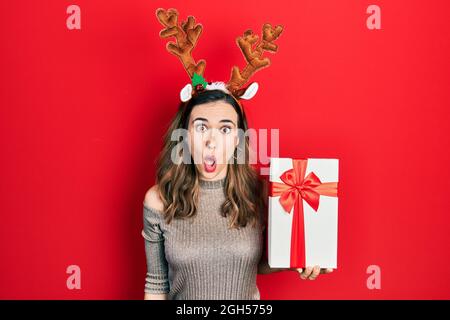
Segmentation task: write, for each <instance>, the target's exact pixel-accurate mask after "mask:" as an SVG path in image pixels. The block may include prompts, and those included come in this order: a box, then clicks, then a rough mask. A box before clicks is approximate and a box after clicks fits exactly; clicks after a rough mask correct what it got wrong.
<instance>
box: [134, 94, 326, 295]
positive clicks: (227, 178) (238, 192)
mask: <svg viewBox="0 0 450 320" xmlns="http://www.w3.org/2000/svg"><path fill="white" fill-rule="evenodd" d="M246 130H247V119H246V116H245V113H244V110H243V109H242V107H241V105H240V104H239V103H238V102H237V101H236V99H235V98H234V97H233V96H232V95H230V94H227V93H226V92H224V91H222V90H204V91H202V92H200V93H199V94H197V95H194V96H193V97H192V98H191V99H190V100H189V101H187V102H184V103H181V104H180V107H179V110H178V112H177V114H176V116H175V118H174V119H173V121H172V123H171V126H170V127H169V130H168V131H167V133H166V135H165V139H164V146H163V150H162V152H161V154H160V158H159V161H158V167H157V177H156V185H154V186H153V187H151V188H150V189H149V190H148V191H147V193H146V195H145V199H144V219H143V221H144V228H143V230H142V235H143V237H144V238H145V252H146V258H147V274H146V278H145V290H144V291H145V296H144V298H145V299H255V300H258V299H260V293H259V290H258V287H257V285H256V275H257V273H260V274H267V273H271V272H278V271H282V270H294V271H298V272H299V273H300V276H301V278H302V279H311V280H313V279H315V278H316V277H317V276H318V275H319V273H328V272H331V270H329V269H326V270H323V269H322V270H321V269H320V267H319V266H315V267H314V268H312V267H308V268H305V270H301V269H294V268H293V269H291V268H276V269H272V268H270V267H269V266H268V264H267V260H266V257H265V254H264V252H265V248H264V245H265V239H264V227H265V220H266V219H265V211H266V210H265V209H266V206H265V199H266V198H267V194H266V192H265V190H266V186H265V184H264V183H263V180H261V179H259V177H258V175H257V173H256V171H255V169H254V168H253V167H252V166H251V165H250V164H249V141H248V136H246V135H243V134H242V133H245V131H246ZM174 132H177V133H180V132H181V133H185V134H182V135H181V136H180V135H179V134H178V138H177V139H173V134H174ZM175 136H177V135H175Z"/></svg>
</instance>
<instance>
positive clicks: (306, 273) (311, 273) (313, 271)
mask: <svg viewBox="0 0 450 320" xmlns="http://www.w3.org/2000/svg"><path fill="white" fill-rule="evenodd" d="M288 270H291V271H297V272H298V273H299V274H300V278H301V279H303V280H314V279H316V278H317V277H318V276H319V274H321V273H322V274H323V273H331V272H333V269H330V268H326V269H321V268H320V266H314V267H306V268H305V269H302V268H288Z"/></svg>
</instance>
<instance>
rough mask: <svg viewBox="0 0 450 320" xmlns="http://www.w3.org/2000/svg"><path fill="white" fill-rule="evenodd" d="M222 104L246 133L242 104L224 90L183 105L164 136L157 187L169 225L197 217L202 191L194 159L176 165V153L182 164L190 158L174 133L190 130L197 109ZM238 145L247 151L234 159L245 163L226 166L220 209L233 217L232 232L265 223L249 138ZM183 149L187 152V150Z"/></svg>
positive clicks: (260, 182)
mask: <svg viewBox="0 0 450 320" xmlns="http://www.w3.org/2000/svg"><path fill="white" fill-rule="evenodd" d="M220 100H221V101H224V102H226V103H229V104H230V105H231V106H232V107H233V108H234V110H235V111H236V112H237V114H238V128H239V129H242V130H239V131H240V132H244V133H245V132H246V131H247V129H248V127H247V119H246V116H245V112H244V110H243V109H242V107H241V106H240V104H238V102H237V101H236V100H235V99H234V98H233V97H231V96H230V95H228V94H226V93H225V92H223V91H221V90H205V91H203V92H201V93H199V94H197V95H194V96H193V97H192V98H191V99H190V100H189V101H187V102H184V103H181V104H180V106H179V109H178V112H177V113H176V115H175V117H174V118H173V120H172V122H171V124H170V126H169V128H168V130H167V132H166V134H165V135H164V142H163V148H162V151H161V153H160V155H159V158H158V161H157V173H156V183H157V184H158V190H159V196H160V198H161V200H162V203H163V205H164V215H165V219H166V221H167V223H170V222H171V221H172V219H173V218H181V219H186V218H189V217H193V216H194V215H195V214H196V210H197V203H198V197H199V189H200V185H199V177H198V173H197V169H196V168H195V164H194V163H193V160H192V158H190V161H189V162H185V161H179V162H178V163H174V161H173V158H172V153H173V152H174V151H173V150H175V154H176V157H177V158H178V159H179V160H181V158H182V157H186V156H187V157H191V155H190V154H189V155H186V154H182V152H181V150H178V149H177V148H180V146H182V145H183V143H184V144H186V139H184V138H182V137H178V138H177V139H174V138H173V137H172V132H174V130H176V129H186V130H187V129H188V121H189V116H190V114H191V111H192V109H193V108H194V107H195V106H196V105H198V104H203V103H208V102H213V101H220ZM239 141H240V142H239V147H240V148H241V149H242V148H243V149H244V150H241V151H242V152H243V153H241V154H239V155H238V152H237V151H238V150H237V149H238V148H236V150H235V152H234V157H235V158H237V157H238V156H240V157H242V155H243V156H244V158H245V161H239V163H237V161H233V162H232V163H228V164H227V166H228V168H227V176H226V178H225V198H226V200H225V201H224V203H223V204H222V206H221V214H222V216H223V217H226V216H230V217H231V219H230V220H231V222H230V226H229V227H230V228H233V227H235V228H239V227H245V226H246V225H247V223H249V222H252V225H253V226H255V225H256V224H257V223H258V222H262V221H263V219H264V215H263V214H262V213H263V210H264V207H265V202H264V196H263V192H264V188H265V184H264V182H263V180H261V178H260V177H259V176H258V173H257V171H256V169H255V168H254V167H253V166H252V165H251V164H250V163H249V137H248V135H244V136H242V137H240V139H239ZM174 148H175V149H174ZM183 149H184V150H187V148H186V147H184V148H183ZM244 158H241V159H244ZM260 226H261V225H260Z"/></svg>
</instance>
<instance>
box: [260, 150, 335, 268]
mask: <svg viewBox="0 0 450 320" xmlns="http://www.w3.org/2000/svg"><path fill="white" fill-rule="evenodd" d="M338 169H339V160H338V159H314V158H312V159H311V158H308V159H291V158H270V192H269V203H268V205H269V220H268V263H269V266H270V267H272V268H289V267H291V268H294V267H295V268H304V267H305V266H308V267H309V266H315V265H319V266H320V267H321V268H333V269H335V268H337V235H338V194H337V190H338ZM286 181H287V182H288V183H286ZM280 198H281V202H280ZM293 199H295V200H293ZM293 203H294V205H292V204H293ZM295 203H296V204H295ZM311 205H312V206H311ZM291 206H292V209H291V210H290V211H289V212H287V211H286V210H287V209H289V208H290V207H291ZM313 207H315V209H317V210H314V208H313ZM301 211H303V213H302V212H301ZM294 215H296V217H295V221H294ZM293 222H294V223H296V224H297V227H296V228H295V227H293ZM293 239H294V240H293ZM292 241H293V242H292ZM295 243H297V245H295ZM291 244H292V250H291Z"/></svg>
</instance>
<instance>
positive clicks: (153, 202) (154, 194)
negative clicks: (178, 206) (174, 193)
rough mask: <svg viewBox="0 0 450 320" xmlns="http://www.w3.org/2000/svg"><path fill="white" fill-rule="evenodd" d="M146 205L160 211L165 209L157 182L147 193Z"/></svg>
mask: <svg viewBox="0 0 450 320" xmlns="http://www.w3.org/2000/svg"><path fill="white" fill-rule="evenodd" d="M144 205H145V206H146V207H147V208H152V209H156V210H159V211H163V210H164V205H163V202H162V200H161V198H160V197H159V189H158V185H157V184H155V185H154V186H152V187H151V188H150V189H148V190H147V192H146V193H145V198H144Z"/></svg>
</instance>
